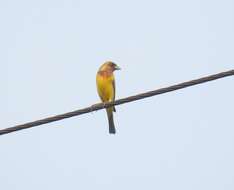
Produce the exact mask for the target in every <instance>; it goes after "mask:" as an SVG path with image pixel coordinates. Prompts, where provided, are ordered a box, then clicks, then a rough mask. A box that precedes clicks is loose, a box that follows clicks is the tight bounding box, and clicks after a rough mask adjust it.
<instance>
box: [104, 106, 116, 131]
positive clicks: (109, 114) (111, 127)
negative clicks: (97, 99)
mask: <svg viewBox="0 0 234 190" xmlns="http://www.w3.org/2000/svg"><path fill="white" fill-rule="evenodd" d="M106 112H107V117H108V122H109V133H110V134H115V133H116V130H115V124H114V118H113V108H107V109H106Z"/></svg>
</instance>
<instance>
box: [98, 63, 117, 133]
mask: <svg viewBox="0 0 234 190" xmlns="http://www.w3.org/2000/svg"><path fill="white" fill-rule="evenodd" d="M115 70H120V67H119V66H118V65H116V64H115V63H113V62H111V61H107V62H105V63H104V64H103V65H102V66H101V67H100V68H99V70H98V72H97V76H96V83H97V91H98V95H99V97H100V98H101V100H102V102H104V103H106V102H111V101H114V100H115V77H114V71H115ZM115 111H116V110H115V107H114V106H113V107H109V108H106V112H107V117H108V122H109V133H110V134H115V133H116V130H115V125H114V119H113V112H115Z"/></svg>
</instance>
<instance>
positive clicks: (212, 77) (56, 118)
mask: <svg viewBox="0 0 234 190" xmlns="http://www.w3.org/2000/svg"><path fill="white" fill-rule="evenodd" d="M232 75H234V70H229V71H226V72H221V73H218V74H214V75H209V76H206V77H202V78H199V79H195V80H191V81H187V82H183V83H179V84H176V85H172V86H169V87H166V88H160V89H157V90H153V91H149V92H145V93H141V94H137V95H134V96H129V97H127V98H122V99H119V100H116V101H114V102H108V103H99V104H94V105H92V106H89V107H86V108H83V109H80V110H76V111H72V112H68V113H65V114H60V115H56V116H52V117H48V118H45V119H41V120H37V121H33V122H29V123H25V124H21V125H16V126H14V127H9V128H6V129H2V130H0V135H4V134H7V133H12V132H15V131H19V130H23V129H28V128H31V127H36V126H39V125H43V124H46V123H51V122H55V121H59V120H62V119H66V118H70V117H74V116H78V115H82V114H86V113H89V112H93V111H97V110H101V109H104V108H108V107H111V106H113V105H120V104H125V103H128V102H133V101H136V100H140V99H144V98H148V97H151V96H156V95H159V94H164V93H167V92H171V91H175V90H179V89H182V88H186V87H189V86H194V85H197V84H201V83H205V82H209V81H212V80H217V79H220V78H223V77H228V76H232Z"/></svg>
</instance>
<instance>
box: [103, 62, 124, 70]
mask: <svg viewBox="0 0 234 190" xmlns="http://www.w3.org/2000/svg"><path fill="white" fill-rule="evenodd" d="M116 70H120V67H119V66H118V65H116V64H115V63H114V62H112V61H107V62H105V63H104V64H103V65H102V66H101V67H100V69H99V71H111V72H114V71H116Z"/></svg>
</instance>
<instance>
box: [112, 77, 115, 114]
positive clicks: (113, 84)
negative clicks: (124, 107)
mask: <svg viewBox="0 0 234 190" xmlns="http://www.w3.org/2000/svg"><path fill="white" fill-rule="evenodd" d="M112 86H113V91H114V95H113V99H112V101H115V80H113V81H112ZM113 111H114V112H116V109H115V106H113Z"/></svg>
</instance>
